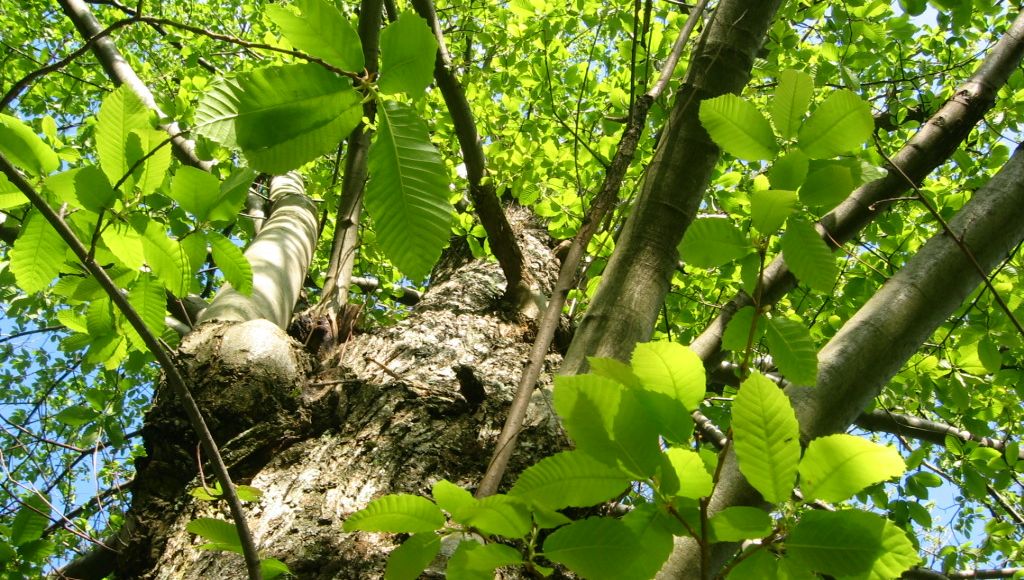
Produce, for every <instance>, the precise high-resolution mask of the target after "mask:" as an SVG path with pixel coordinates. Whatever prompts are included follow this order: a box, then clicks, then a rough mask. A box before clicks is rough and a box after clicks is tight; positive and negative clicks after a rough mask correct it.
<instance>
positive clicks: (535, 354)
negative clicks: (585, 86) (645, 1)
mask: <svg viewBox="0 0 1024 580" xmlns="http://www.w3.org/2000/svg"><path fill="white" fill-rule="evenodd" d="M702 5H703V2H702V3H701V4H700V5H699V6H698V7H695V8H694V10H693V12H691V13H690V19H689V20H688V21H687V23H686V26H684V28H683V29H682V30H681V31H679V38H678V39H676V43H675V45H676V46H682V45H684V44H685V43H686V39H688V38H689V35H690V34H691V32H692V31H693V28H694V26H695V25H696V20H697V18H696V16H697V15H699V14H700V6H702ZM672 72H673V70H672V69H668V68H665V69H664V70H663V71H662V76H663V77H664V76H668V75H671V74H672ZM658 86H662V87H663V86H664V83H661V82H659V83H657V84H656V85H655V87H658ZM654 90H655V89H652V91H654ZM657 94H658V93H654V94H652V93H651V92H649V93H647V94H645V95H643V96H642V97H640V98H639V99H637V102H636V106H635V110H634V111H633V113H632V115H630V119H629V123H628V124H627V126H626V129H625V131H624V132H623V133H622V137H621V138H620V139H619V145H618V148H617V149H616V151H615V156H614V157H613V158H612V163H611V165H610V166H609V167H608V169H607V171H606V173H605V178H604V182H603V183H602V184H601V189H600V190H599V191H598V193H597V195H596V196H594V201H593V203H592V204H591V206H590V209H589V211H588V212H587V215H586V216H585V217H584V219H583V223H582V224H580V229H579V231H577V232H576V235H575V236H573V239H572V243H571V244H570V245H569V250H568V252H567V253H566V256H565V259H564V260H562V266H561V268H560V269H559V271H558V280H557V281H556V282H555V288H554V290H553V291H552V293H551V299H550V300H549V301H548V304H547V307H546V308H545V309H544V316H543V318H542V319H541V322H540V325H539V326H538V328H537V337H536V338H535V339H534V341H533V346H532V347H531V349H530V358H529V362H528V363H527V366H526V369H525V370H523V374H522V376H521V377H520V379H519V384H518V386H517V388H516V394H515V396H514V398H513V399H512V406H511V407H510V408H509V411H508V417H506V419H505V424H504V426H502V429H501V433H500V434H499V435H498V440H497V442H496V443H495V450H494V454H493V455H492V456H491V461H490V463H489V464H488V466H487V471H486V472H485V473H484V476H483V479H481V481H480V487H478V488H477V491H476V495H477V497H485V496H488V495H492V494H494V493H496V492H497V491H498V486H499V485H500V484H501V479H502V477H504V474H505V469H506V467H508V461H509V459H511V457H512V451H513V450H514V449H515V442H516V438H517V437H518V435H519V432H520V430H522V426H523V421H524V420H525V418H526V412H527V410H528V409H529V406H530V398H531V397H532V396H533V389H534V388H535V387H536V386H537V379H538V378H540V372H541V369H543V367H544V357H545V355H546V354H547V352H548V349H549V348H550V347H551V341H552V340H553V339H554V337H555V331H556V330H557V329H558V321H559V319H560V318H561V316H562V307H563V306H565V299H566V297H567V296H568V295H569V291H570V290H571V289H572V288H573V287H574V286H575V281H576V273H577V271H578V270H579V267H580V263H581V261H582V259H583V253H584V252H585V251H586V249H587V245H588V244H589V243H590V239H591V238H592V237H594V234H595V233H597V229H598V226H600V224H601V221H602V220H603V219H604V216H605V214H607V213H608V212H609V211H611V210H612V208H613V207H614V206H615V202H616V201H618V198H619V190H620V189H621V188H622V180H623V179H624V178H625V176H626V171H627V170H628V169H629V166H630V164H631V163H632V162H633V156H634V154H635V153H636V147H637V144H638V143H639V142H640V137H641V135H643V131H644V127H645V126H646V124H647V113H648V111H649V110H650V108H651V105H652V104H654V99H655V98H656V96H657Z"/></svg>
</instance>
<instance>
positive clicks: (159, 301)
mask: <svg viewBox="0 0 1024 580" xmlns="http://www.w3.org/2000/svg"><path fill="white" fill-rule="evenodd" d="M128 302H129V303H131V305H132V308H134V309H135V312H137V313H138V314H139V316H141V317H142V321H143V322H145V323H146V328H147V329H149V332H150V333H152V334H153V336H157V337H159V336H161V335H163V333H164V327H165V326H166V323H165V322H164V315H165V314H167V296H166V294H165V293H164V287H163V284H161V283H160V282H159V281H157V280H154V279H153V278H152V277H150V276H148V275H143V276H140V277H139V279H138V280H137V281H136V282H135V285H134V286H132V287H131V289H130V290H128ZM132 332H133V333H134V332H135V330H134V329H132ZM140 342H141V341H140Z"/></svg>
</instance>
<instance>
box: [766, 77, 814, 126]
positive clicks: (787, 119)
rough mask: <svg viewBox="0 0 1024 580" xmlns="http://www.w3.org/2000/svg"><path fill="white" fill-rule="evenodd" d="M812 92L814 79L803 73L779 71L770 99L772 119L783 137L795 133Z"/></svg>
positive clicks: (808, 104)
mask: <svg viewBox="0 0 1024 580" xmlns="http://www.w3.org/2000/svg"><path fill="white" fill-rule="evenodd" d="M813 94H814V79H812V78H811V77H810V76H808V75H807V74H805V73H802V72H800V71H796V70H793V69H786V70H784V71H782V72H781V73H779V84H778V85H776V87H775V96H774V99H773V100H772V121H774V122H775V129H776V130H778V132H779V135H781V136H782V137H783V138H784V139H790V138H792V137H793V136H794V135H796V132H797V130H798V129H799V128H800V124H801V123H802V122H803V119H804V114H805V113H807V107H809V106H810V105H811V97H812V96H813Z"/></svg>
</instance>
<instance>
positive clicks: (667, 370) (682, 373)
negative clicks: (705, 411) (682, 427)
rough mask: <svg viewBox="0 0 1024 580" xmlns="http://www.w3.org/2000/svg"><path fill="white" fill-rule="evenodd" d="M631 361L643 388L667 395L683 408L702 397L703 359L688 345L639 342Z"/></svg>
mask: <svg viewBox="0 0 1024 580" xmlns="http://www.w3.org/2000/svg"><path fill="white" fill-rule="evenodd" d="M630 362H631V364H632V367H633V374H635V375H636V376H637V377H638V378H639V379H640V381H641V382H642V383H643V386H644V388H645V389H648V390H651V391H654V392H657V393H664V394H666V395H668V396H669V397H670V398H671V399H672V400H674V401H677V402H679V403H681V404H682V405H683V407H684V409H685V411H692V410H693V409H696V408H697V406H698V405H700V402H701V401H703V400H704V392H705V383H706V379H705V376H704V363H703V362H702V361H701V360H700V357H698V356H697V354H696V353H694V352H693V351H692V350H690V349H689V348H687V347H685V346H683V345H681V344H679V343H676V342H645V343H640V344H638V345H636V348H635V349H634V350H633V358H632V360H631V361H630Z"/></svg>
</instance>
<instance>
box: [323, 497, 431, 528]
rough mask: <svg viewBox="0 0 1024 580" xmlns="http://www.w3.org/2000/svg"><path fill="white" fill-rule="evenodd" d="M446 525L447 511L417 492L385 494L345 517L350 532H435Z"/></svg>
mask: <svg viewBox="0 0 1024 580" xmlns="http://www.w3.org/2000/svg"><path fill="white" fill-rule="evenodd" d="M443 525H444V514H443V513H441V509H440V508H438V507H437V506H436V505H434V502H432V501H430V500H428V499H426V498H422V497H419V496H416V495H410V494H406V493H398V494H391V495H385V496H384V497H381V498H377V499H375V500H373V501H371V502H370V504H369V505H367V506H366V507H365V508H363V509H361V510H359V511H357V512H356V513H354V514H352V515H351V516H349V517H348V519H346V520H345V523H344V524H343V525H342V529H343V530H345V531H346V532H354V531H356V530H362V531H364V532H391V533H393V534H417V533H421V532H433V531H435V530H439V529H441V526H443Z"/></svg>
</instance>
